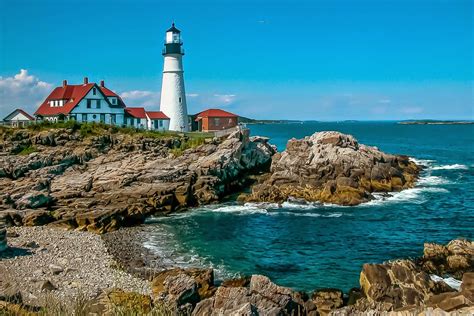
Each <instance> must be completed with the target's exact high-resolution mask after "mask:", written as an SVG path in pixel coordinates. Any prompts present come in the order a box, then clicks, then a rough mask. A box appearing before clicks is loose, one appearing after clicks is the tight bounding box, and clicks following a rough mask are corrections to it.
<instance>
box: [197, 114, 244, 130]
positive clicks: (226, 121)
mask: <svg viewBox="0 0 474 316" xmlns="http://www.w3.org/2000/svg"><path fill="white" fill-rule="evenodd" d="M195 117H196V122H197V123H198V124H197V125H198V126H197V128H198V131H202V132H214V131H221V130H224V129H228V128H232V127H235V126H237V124H238V119H239V116H238V115H235V114H233V113H230V112H227V111H224V110H219V109H209V110H205V111H202V112H200V113H198V114H196V116H195Z"/></svg>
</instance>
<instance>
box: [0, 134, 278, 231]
mask: <svg viewBox="0 0 474 316" xmlns="http://www.w3.org/2000/svg"><path fill="white" fill-rule="evenodd" d="M2 131H3V130H0V133H1V132H2ZM103 133H104V134H103V135H98V136H93V137H82V136H81V135H80V133H79V131H72V130H68V131H66V130H64V129H51V130H50V131H47V132H34V131H29V130H25V131H23V132H22V133H21V134H19V135H20V136H12V135H3V139H2V137H0V152H1V153H5V154H4V155H0V166H2V167H0V209H1V210H8V213H9V219H8V222H9V223H11V224H12V225H13V224H14V225H44V224H48V223H50V222H52V225H55V226H58V227H63V228H71V229H80V230H88V231H93V232H96V233H104V232H108V231H113V230H116V229H118V228H119V227H121V226H130V225H135V224H138V223H142V222H143V221H144V219H145V218H146V217H147V216H149V215H152V214H167V213H169V212H173V211H177V210H182V209H184V208H187V207H190V206H196V205H198V204H207V203H212V202H216V201H219V200H220V199H221V198H222V197H223V196H225V195H226V194H230V193H234V191H235V189H237V188H240V187H242V186H244V185H246V184H247V181H248V176H249V175H250V174H252V173H259V172H262V171H267V170H268V168H269V164H270V161H271V156H272V155H273V154H274V153H275V150H274V148H273V147H272V146H271V145H270V144H268V142H267V140H265V139H263V138H258V137H256V138H254V139H253V140H250V139H249V135H248V130H241V131H236V132H234V133H233V134H231V135H229V136H228V137H227V138H225V139H223V140H213V141H211V142H206V143H205V144H203V145H200V146H197V147H193V148H189V149H186V150H184V151H183V152H182V153H181V154H180V155H174V156H172V155H170V150H171V149H175V148H179V147H181V146H182V144H184V142H187V141H189V139H188V137H187V136H183V137H180V136H170V137H169V138H161V137H159V138H156V139H155V138H146V137H143V136H141V134H139V133H137V134H136V135H135V134H130V135H129V134H120V133H116V134H110V132H107V131H104V132H103ZM25 144H34V145H35V149H36V152H34V153H32V154H31V155H29V156H23V155H16V154H12V152H14V150H13V149H12V148H13V147H15V146H17V147H18V146H20V147H21V146H25ZM56 145H57V146H56ZM12 150H13V151H12ZM31 209H36V210H37V211H42V212H43V213H33V212H31V211H30V210H31ZM49 209H54V212H52V213H51V214H50V215H51V217H50V216H48V210H49ZM10 210H11V211H10ZM20 210H25V211H24V212H23V211H20ZM2 212H5V211H2ZM20 212H21V213H20ZM39 214H41V216H40V217H39Z"/></svg>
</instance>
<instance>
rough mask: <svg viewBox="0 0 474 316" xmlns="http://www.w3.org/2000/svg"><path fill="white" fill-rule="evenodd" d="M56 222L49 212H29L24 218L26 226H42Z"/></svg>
mask: <svg viewBox="0 0 474 316" xmlns="http://www.w3.org/2000/svg"><path fill="white" fill-rule="evenodd" d="M52 221H54V217H53V216H51V214H50V212H48V211H29V212H28V213H27V214H26V215H25V217H24V218H23V225H24V226H42V225H46V224H49V223H51V222H52Z"/></svg>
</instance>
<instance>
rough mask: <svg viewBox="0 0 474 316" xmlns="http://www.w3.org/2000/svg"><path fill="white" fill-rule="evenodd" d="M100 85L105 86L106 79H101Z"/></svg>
mask: <svg viewBox="0 0 474 316" xmlns="http://www.w3.org/2000/svg"><path fill="white" fill-rule="evenodd" d="M100 86H101V87H102V88H103V87H105V81H104V80H101V81H100Z"/></svg>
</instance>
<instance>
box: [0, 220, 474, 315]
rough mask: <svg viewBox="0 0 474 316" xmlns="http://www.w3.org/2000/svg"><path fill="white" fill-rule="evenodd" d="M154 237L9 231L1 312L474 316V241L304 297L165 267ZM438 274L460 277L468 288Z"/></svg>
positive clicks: (0, 280) (434, 247)
mask: <svg viewBox="0 0 474 316" xmlns="http://www.w3.org/2000/svg"><path fill="white" fill-rule="evenodd" d="M146 233H147V228H146V227H142V226H137V227H131V228H123V229H120V230H117V231H114V232H111V233H107V234H105V235H102V236H99V235H96V234H92V233H89V232H78V231H65V230H60V229H57V228H53V227H10V228H8V234H9V236H11V237H10V238H9V241H8V243H9V246H10V250H8V251H7V252H6V253H3V254H2V260H1V261H0V262H1V265H0V269H1V270H2V271H1V272H2V273H1V274H0V276H1V277H0V290H1V291H0V311H1V310H2V308H3V310H5V311H11V310H12V308H17V309H18V308H20V307H19V306H23V307H21V308H22V309H23V311H27V310H29V311H32V310H35V308H36V309H37V308H38V307H35V306H43V305H44V302H45V300H48V299H50V298H51V295H54V296H55V297H57V298H60V299H63V300H68V301H74V299H77V297H80V296H81V295H82V296H83V297H85V298H86V301H87V302H88V303H87V304H88V308H90V309H91V310H94V311H96V312H97V311H99V314H102V313H103V312H104V311H105V310H107V309H108V308H110V306H108V304H112V302H113V304H115V305H119V306H129V307H130V308H132V310H134V309H135V310H136V311H138V310H142V308H143V306H142V305H143V304H145V307H146V308H145V309H146V310H153V309H155V308H159V309H160V310H161V309H165V310H166V311H169V313H170V315H172V314H180V315H359V314H361V315H362V314H364V315H365V314H371V315H384V314H386V313H389V312H390V313H392V314H390V315H413V314H419V313H421V315H431V314H429V313H433V312H437V313H442V311H445V312H453V313H457V314H456V315H471V314H472V313H474V242H471V241H467V240H454V241H451V242H450V243H448V244H447V245H438V244H432V243H426V244H425V245H424V253H423V256H422V257H420V258H417V259H414V260H394V261H389V262H385V263H380V264H365V265H364V266H363V267H362V270H361V275H360V287H359V288H354V289H352V290H351V291H350V292H349V293H343V292H342V291H341V290H338V289H319V290H315V291H314V292H311V293H305V292H296V291H293V290H292V289H290V288H286V287H282V286H279V285H276V284H275V283H273V282H272V281H271V280H270V279H268V278H267V277H265V276H261V275H252V276H248V277H243V278H241V279H234V280H224V281H223V282H216V280H215V276H214V271H213V270H212V269H205V268H199V267H195V268H186V269H183V268H176V267H168V266H164V265H162V264H161V261H160V258H159V257H158V256H156V255H155V254H153V253H152V252H150V251H148V249H146V248H145V247H144V246H143V241H144V240H145V238H144V236H145V234H146ZM433 273H436V274H439V275H441V276H455V277H457V278H458V279H459V280H462V284H461V286H460V289H459V290H456V289H455V288H451V287H450V286H449V285H448V284H446V283H445V282H444V281H443V280H439V279H435V278H434V277H431V275H432V274H433ZM2 301H3V302H2ZM15 302H16V303H17V304H14V303H15ZM18 302H20V303H21V304H22V305H19V304H18ZM143 302H145V303H143ZM143 314H146V313H145V312H143ZM443 315H444V314H443Z"/></svg>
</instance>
